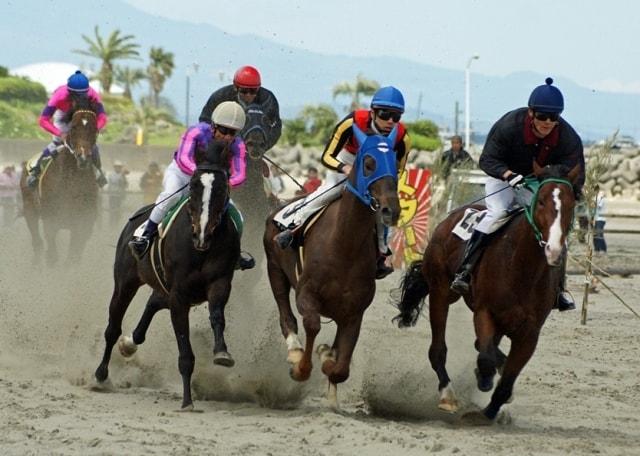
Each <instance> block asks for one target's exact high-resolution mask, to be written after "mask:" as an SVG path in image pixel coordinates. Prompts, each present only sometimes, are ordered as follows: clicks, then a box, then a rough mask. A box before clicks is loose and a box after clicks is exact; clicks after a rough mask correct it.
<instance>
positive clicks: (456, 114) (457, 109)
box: [453, 101, 460, 135]
mask: <svg viewBox="0 0 640 456" xmlns="http://www.w3.org/2000/svg"><path fill="white" fill-rule="evenodd" d="M459 115H460V103H458V102H457V101H456V107H455V112H454V116H453V119H454V123H453V125H454V128H453V134H454V135H457V134H458V116H459Z"/></svg>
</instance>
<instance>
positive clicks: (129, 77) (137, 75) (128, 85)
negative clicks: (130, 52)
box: [115, 66, 147, 100]
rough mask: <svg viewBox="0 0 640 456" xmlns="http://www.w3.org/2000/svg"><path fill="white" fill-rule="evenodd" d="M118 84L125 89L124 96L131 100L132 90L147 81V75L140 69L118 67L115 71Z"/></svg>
mask: <svg viewBox="0 0 640 456" xmlns="http://www.w3.org/2000/svg"><path fill="white" fill-rule="evenodd" d="M115 78H116V82H118V83H120V84H122V86H123V87H124V96H125V98H128V99H129V100H131V89H132V88H134V87H135V86H137V85H138V84H140V81H143V80H145V79H147V75H146V74H145V72H144V71H143V70H141V69H140V68H130V67H121V66H117V67H116V69H115Z"/></svg>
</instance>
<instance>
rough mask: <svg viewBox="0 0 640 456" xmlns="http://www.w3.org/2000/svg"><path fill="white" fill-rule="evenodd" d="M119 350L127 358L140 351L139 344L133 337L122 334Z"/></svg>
mask: <svg viewBox="0 0 640 456" xmlns="http://www.w3.org/2000/svg"><path fill="white" fill-rule="evenodd" d="M118 350H119V351H120V354H121V355H122V356H124V357H125V358H130V357H131V356H133V354H134V353H135V352H136V351H138V346H137V345H136V344H135V343H134V342H133V337H129V336H122V337H121V338H120V340H119V341H118Z"/></svg>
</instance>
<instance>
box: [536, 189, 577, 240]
mask: <svg viewBox="0 0 640 456" xmlns="http://www.w3.org/2000/svg"><path fill="white" fill-rule="evenodd" d="M551 183H556V184H563V185H567V186H568V187H569V188H570V189H571V193H573V184H572V183H571V182H569V181H568V180H566V179H561V178H557V177H550V178H548V179H544V180H543V181H542V182H540V183H538V182H537V181H534V180H529V179H527V180H526V183H525V188H526V189H527V190H529V191H530V192H532V193H533V197H532V198H531V202H530V203H529V204H528V205H526V206H525V208H524V214H525V216H526V217H527V221H528V222H529V225H531V228H533V234H534V235H535V237H536V240H537V241H538V245H540V247H544V246H545V245H546V244H547V241H545V240H544V239H542V232H541V231H540V228H538V225H536V221H535V218H534V215H535V207H536V205H537V203H538V196H539V194H540V189H541V188H542V187H543V186H544V185H546V184H551ZM570 226H573V223H572V224H571V225H570ZM569 229H571V228H569Z"/></svg>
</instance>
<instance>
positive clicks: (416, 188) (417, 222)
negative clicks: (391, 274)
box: [389, 169, 431, 269]
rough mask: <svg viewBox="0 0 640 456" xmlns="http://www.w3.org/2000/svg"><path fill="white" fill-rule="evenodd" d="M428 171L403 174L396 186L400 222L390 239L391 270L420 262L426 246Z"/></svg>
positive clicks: (429, 174) (429, 199) (429, 173)
mask: <svg viewBox="0 0 640 456" xmlns="http://www.w3.org/2000/svg"><path fill="white" fill-rule="evenodd" d="M430 179H431V171H429V170H428V169H409V170H405V172H404V173H402V175H401V176H400V180H399V182H398V193H399V195H400V209H401V212H400V219H399V220H398V226H397V227H395V228H394V229H393V230H392V232H391V236H390V241H389V246H390V247H391V250H392V252H393V256H392V258H391V261H392V263H393V266H394V268H396V269H398V268H402V269H404V268H406V267H407V266H408V265H409V264H411V262H412V261H415V260H419V259H421V258H422V254H423V252H424V249H425V247H426V245H427V228H428V225H429V209H430V207H431V185H430Z"/></svg>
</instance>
